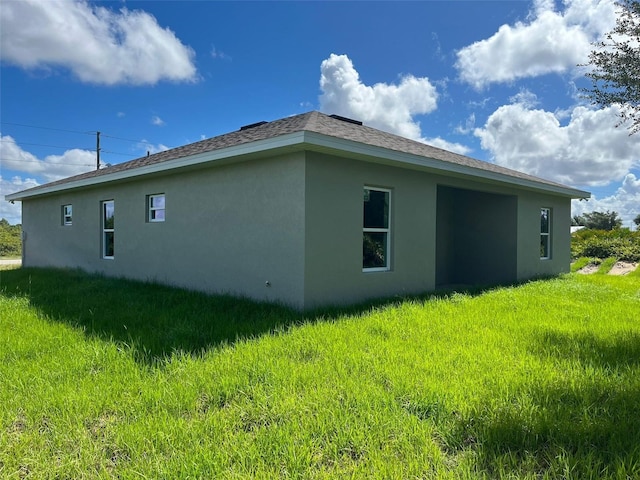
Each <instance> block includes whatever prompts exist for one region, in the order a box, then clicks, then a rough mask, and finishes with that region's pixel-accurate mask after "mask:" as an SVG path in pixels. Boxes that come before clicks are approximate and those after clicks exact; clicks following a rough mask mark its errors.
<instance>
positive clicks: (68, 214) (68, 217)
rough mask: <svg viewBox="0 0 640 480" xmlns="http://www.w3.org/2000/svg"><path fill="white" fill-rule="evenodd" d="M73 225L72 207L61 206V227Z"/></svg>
mask: <svg viewBox="0 0 640 480" xmlns="http://www.w3.org/2000/svg"><path fill="white" fill-rule="evenodd" d="M72 223H73V207H72V206H71V205H63V206H62V225H71V224H72Z"/></svg>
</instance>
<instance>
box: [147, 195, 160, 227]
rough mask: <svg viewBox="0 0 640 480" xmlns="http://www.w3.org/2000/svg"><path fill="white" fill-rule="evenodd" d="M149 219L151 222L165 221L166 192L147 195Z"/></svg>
mask: <svg viewBox="0 0 640 480" xmlns="http://www.w3.org/2000/svg"><path fill="white" fill-rule="evenodd" d="M147 210H148V212H149V214H148V216H147V220H148V221H149V222H164V193H158V194H156V195H149V196H148V197H147Z"/></svg>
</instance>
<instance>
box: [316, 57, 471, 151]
mask: <svg viewBox="0 0 640 480" xmlns="http://www.w3.org/2000/svg"><path fill="white" fill-rule="evenodd" d="M320 70H321V75H320V89H321V90H322V94H321V95H320V98H319V100H320V110H322V111H324V112H327V113H330V114H337V115H342V116H345V117H349V118H354V119H357V120H361V121H362V122H364V123H365V124H366V125H368V126H370V127H374V128H378V129H380V130H384V131H387V132H390V133H395V134H397V135H401V136H403V137H406V138H410V139H412V140H417V141H421V142H424V143H430V144H432V145H434V146H440V148H446V149H447V150H451V151H455V152H458V153H468V152H469V149H468V148H467V147H465V146H464V145H460V144H456V143H450V142H447V141H446V140H443V139H441V138H431V139H429V138H424V137H423V136H422V131H421V129H420V122H419V121H416V120H415V119H414V116H415V115H420V114H426V113H430V112H432V111H434V110H435V109H436V108H437V100H438V92H437V91H436V88H435V87H434V86H433V85H432V84H431V82H430V81H429V79H428V78H424V77H422V78H417V77H414V76H413V75H405V76H403V77H402V78H401V79H400V83H399V84H395V85H394V84H387V83H376V84H375V85H373V86H370V85H365V84H364V83H362V81H361V80H360V75H359V74H358V72H357V71H356V69H355V68H354V66H353V63H352V61H351V59H349V57H348V56H347V55H335V54H333V53H332V54H331V55H330V56H329V58H328V59H326V60H324V61H323V62H322V64H321V66H320ZM436 144H437V145H436Z"/></svg>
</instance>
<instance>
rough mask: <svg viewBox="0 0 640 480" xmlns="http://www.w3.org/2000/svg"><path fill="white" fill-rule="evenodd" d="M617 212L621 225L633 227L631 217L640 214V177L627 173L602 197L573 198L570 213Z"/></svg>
mask: <svg viewBox="0 0 640 480" xmlns="http://www.w3.org/2000/svg"><path fill="white" fill-rule="evenodd" d="M607 210H608V211H610V212H618V214H619V216H620V218H621V219H622V223H623V226H625V227H630V228H631V227H633V226H634V225H635V224H634V223H633V219H634V218H636V216H638V215H640V178H638V177H636V176H635V175H634V174H633V173H628V174H627V175H626V176H625V177H624V180H623V181H622V183H621V185H620V187H618V189H617V190H616V192H615V193H614V194H613V195H610V196H608V197H604V198H597V197H596V196H593V197H592V198H590V199H589V200H588V201H586V202H585V201H582V202H580V201H578V200H573V201H572V204H571V215H572V216H574V215H582V214H584V213H590V212H605V211H607Z"/></svg>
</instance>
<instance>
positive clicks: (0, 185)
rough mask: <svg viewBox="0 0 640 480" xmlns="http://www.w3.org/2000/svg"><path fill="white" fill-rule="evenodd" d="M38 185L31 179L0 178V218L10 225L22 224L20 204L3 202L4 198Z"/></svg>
mask: <svg viewBox="0 0 640 480" xmlns="http://www.w3.org/2000/svg"><path fill="white" fill-rule="evenodd" d="M38 185H40V184H39V183H38V182H37V181H36V180H35V179H33V178H22V177H17V176H16V177H13V178H11V179H6V178H3V177H2V176H0V192H1V194H0V218H4V219H6V220H7V221H8V222H9V223H10V224H12V225H16V224H18V223H22V203H21V202H15V203H10V202H5V200H4V196H5V195H10V194H12V193H15V192H19V191H20V190H26V189H27V188H33V187H37V186H38Z"/></svg>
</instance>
